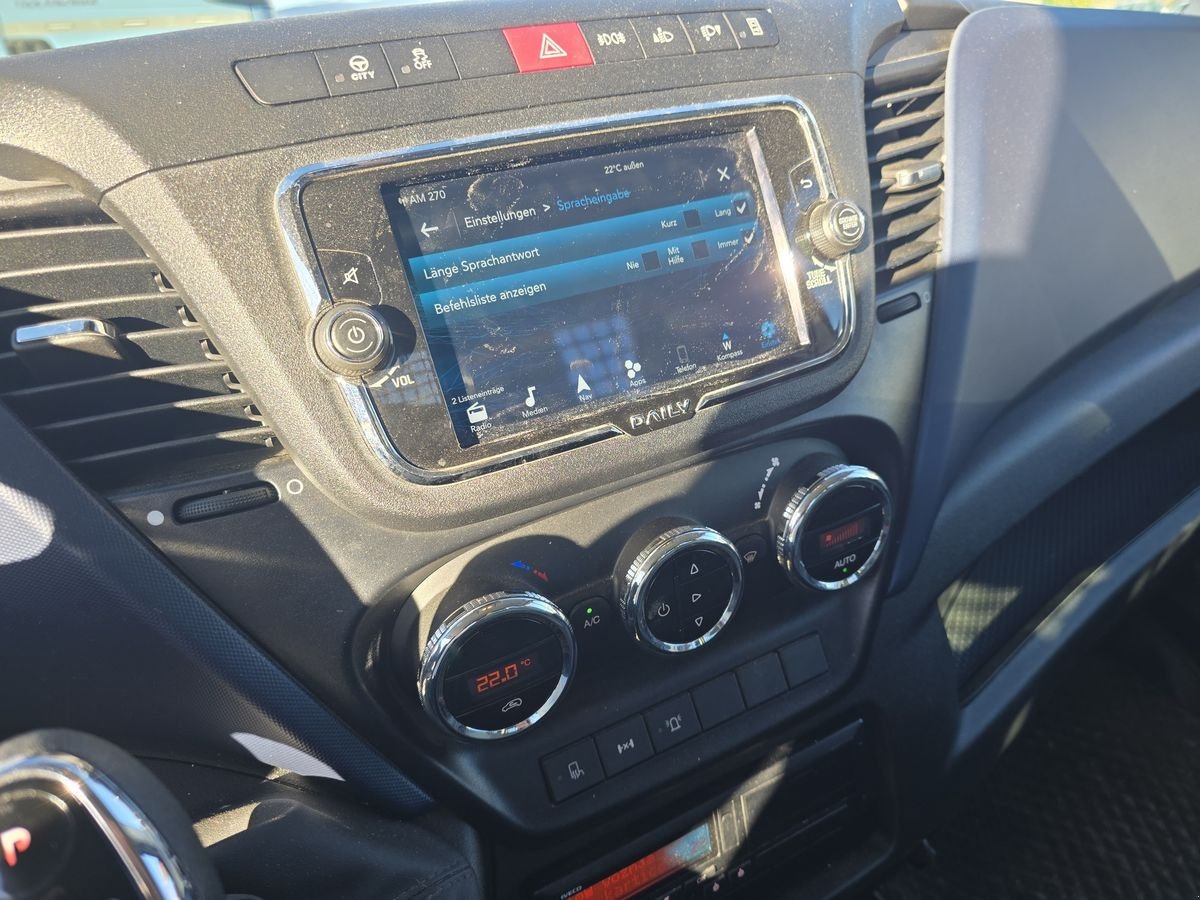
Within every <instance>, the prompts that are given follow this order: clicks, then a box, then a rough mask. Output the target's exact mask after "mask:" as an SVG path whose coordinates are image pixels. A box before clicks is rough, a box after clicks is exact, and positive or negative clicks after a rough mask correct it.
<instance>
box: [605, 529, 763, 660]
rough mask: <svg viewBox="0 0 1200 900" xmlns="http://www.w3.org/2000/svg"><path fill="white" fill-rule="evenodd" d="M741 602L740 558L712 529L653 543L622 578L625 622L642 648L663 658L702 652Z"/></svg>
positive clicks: (680, 532)
mask: <svg viewBox="0 0 1200 900" xmlns="http://www.w3.org/2000/svg"><path fill="white" fill-rule="evenodd" d="M741 598H742V557H741V554H739V553H738V551H737V548H736V547H734V545H733V544H732V543H730V541H729V540H728V538H726V537H724V536H723V535H721V534H720V533H718V532H716V531H713V530H712V529H711V528H704V527H703V526H698V525H684V526H680V527H678V528H673V529H671V530H670V531H667V532H665V533H663V534H660V535H659V536H658V537H656V538H655V539H653V540H652V541H650V543H649V544H647V545H646V547H645V549H643V550H642V552H641V553H639V554H638V555H637V557H636V558H635V559H634V560H633V562H632V564H631V565H630V566H629V569H628V570H627V571H626V572H625V573H624V575H623V577H622V579H621V618H622V620H623V621H624V623H625V627H626V629H628V631H629V633H630V634H631V635H633V638H634V640H636V641H638V642H639V643H642V644H645V645H647V646H649V647H652V648H653V649H655V650H661V651H662V652H664V653H685V652H687V651H688V650H696V649H698V648H700V647H703V646H704V645H705V644H707V643H708V642H709V641H711V640H712V639H713V638H715V637H716V636H717V635H718V634H720V633H721V630H722V629H723V628H724V627H725V626H726V625H728V624H729V620H730V619H732V618H733V614H734V613H735V612H736V611H737V607H738V603H739V601H740V600H741Z"/></svg>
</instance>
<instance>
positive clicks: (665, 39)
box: [633, 16, 695, 58]
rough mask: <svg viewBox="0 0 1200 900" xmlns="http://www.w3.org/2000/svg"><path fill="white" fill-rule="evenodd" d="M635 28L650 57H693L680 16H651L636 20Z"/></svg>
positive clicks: (634, 21)
mask: <svg viewBox="0 0 1200 900" xmlns="http://www.w3.org/2000/svg"><path fill="white" fill-rule="evenodd" d="M633 27H634V28H635V29H636V30H637V34H638V37H639V38H641V41H642V49H643V50H645V51H646V56H648V57H651V58H653V57H662V56H691V55H692V53H693V52H695V51H693V50H692V44H691V41H689V40H688V36H687V32H686V31H685V30H684V28H683V23H682V22H680V21H679V16H650V17H648V18H645V19H634V20H633Z"/></svg>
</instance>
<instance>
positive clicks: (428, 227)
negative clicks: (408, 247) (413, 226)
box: [421, 222, 441, 237]
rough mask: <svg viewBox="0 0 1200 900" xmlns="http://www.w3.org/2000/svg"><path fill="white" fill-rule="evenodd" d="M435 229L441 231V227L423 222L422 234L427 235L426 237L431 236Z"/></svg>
mask: <svg viewBox="0 0 1200 900" xmlns="http://www.w3.org/2000/svg"><path fill="white" fill-rule="evenodd" d="M435 231H441V229H440V228H438V227H437V226H436V225H430V224H429V223H428V222H422V223H421V234H423V235H425V237H429V236H430V235H431V234H433V233H434V232H435Z"/></svg>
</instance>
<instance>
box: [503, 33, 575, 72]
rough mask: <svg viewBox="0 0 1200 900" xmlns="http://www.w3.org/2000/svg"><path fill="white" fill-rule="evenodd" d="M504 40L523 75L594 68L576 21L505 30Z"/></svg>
mask: <svg viewBox="0 0 1200 900" xmlns="http://www.w3.org/2000/svg"><path fill="white" fill-rule="evenodd" d="M504 39H505V40H506V41H508V47H509V49H510V50H512V55H513V58H514V59H515V60H516V61H517V68H518V69H520V70H521V71H522V72H545V71H547V70H549V69H570V68H573V67H574V66H591V65H595V60H594V59H592V51H591V50H590V49H588V44H587V39H586V38H584V36H583V32H582V31H581V30H580V28H579V24H578V23H576V22H559V23H557V24H555V25H526V26H522V27H520V28H505V29H504Z"/></svg>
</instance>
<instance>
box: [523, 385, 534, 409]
mask: <svg viewBox="0 0 1200 900" xmlns="http://www.w3.org/2000/svg"><path fill="white" fill-rule="evenodd" d="M536 390H537V388H536V387H530V388H529V396H528V397H526V398H525V405H526V406H528V407H529V408H530V409H533V408H534V407H535V406H537V400H536V399H534V396H533V392H534V391H536Z"/></svg>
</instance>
